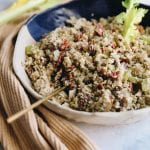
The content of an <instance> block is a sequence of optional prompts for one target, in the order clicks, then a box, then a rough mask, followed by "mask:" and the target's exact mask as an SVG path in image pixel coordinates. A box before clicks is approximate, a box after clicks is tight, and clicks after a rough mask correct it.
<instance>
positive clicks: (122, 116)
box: [13, 10, 150, 125]
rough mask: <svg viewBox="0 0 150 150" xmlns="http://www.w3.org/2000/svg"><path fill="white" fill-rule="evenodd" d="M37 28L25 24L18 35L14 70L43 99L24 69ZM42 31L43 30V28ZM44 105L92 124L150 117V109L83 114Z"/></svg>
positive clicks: (36, 97)
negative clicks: (26, 50)
mask: <svg viewBox="0 0 150 150" xmlns="http://www.w3.org/2000/svg"><path fill="white" fill-rule="evenodd" d="M63 11H64V10H63ZM63 13H64V12H63ZM69 13H70V11H69ZM61 17H62V16H61ZM35 18H36V17H32V19H30V21H33V20H34V19H35ZM43 26H44V25H43ZM43 26H42V27H43ZM37 27H39V26H37V24H36V23H35V24H34V26H33V28H31V27H30V26H29V27H28V24H25V25H24V26H23V27H22V28H21V30H20V32H19V34H18V38H17V41H16V45H15V50H14V56H13V68H14V71H15V73H16V75H17V76H18V78H19V79H20V81H21V83H22V84H23V85H24V87H25V88H26V89H27V90H28V92H29V93H30V94H31V95H33V96H34V97H35V99H39V98H41V95H39V94H38V93H37V92H36V91H35V90H34V89H33V88H32V85H31V82H30V80H29V78H28V76H27V74H26V72H25V69H24V62H25V47H26V46H27V45H30V44H32V43H34V42H35V40H34V38H33V37H34V35H32V34H33V33H35V34H37V35H38V32H39V31H38V30H37ZM41 30H43V28H42V29H41ZM33 31H34V32H33ZM43 31H45V30H43ZM44 105H45V106H46V107H48V108H49V109H50V110H52V111H54V112H56V113H57V114H60V115H62V116H64V117H66V118H68V119H72V120H74V121H77V122H85V123H90V124H101V125H123V124H129V123H133V122H137V121H140V120H141V119H143V118H146V117H149V115H150V108H144V109H140V110H133V111H127V112H83V111H77V110H73V109H71V108H68V107H66V106H62V105H60V104H59V103H57V102H53V101H47V102H45V103H44Z"/></svg>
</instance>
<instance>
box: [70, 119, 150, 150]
mask: <svg viewBox="0 0 150 150" xmlns="http://www.w3.org/2000/svg"><path fill="white" fill-rule="evenodd" d="M73 123H74V122H73ZM74 124H75V125H76V126H78V127H79V128H80V129H81V130H82V131H84V133H86V134H87V135H88V136H89V137H90V138H91V140H92V141H93V142H94V143H95V144H96V145H97V147H98V148H97V149H98V150H100V149H102V150H150V126H149V125H150V117H149V118H145V120H142V121H140V122H137V123H134V124H130V125H122V126H100V125H88V124H84V123H74Z"/></svg>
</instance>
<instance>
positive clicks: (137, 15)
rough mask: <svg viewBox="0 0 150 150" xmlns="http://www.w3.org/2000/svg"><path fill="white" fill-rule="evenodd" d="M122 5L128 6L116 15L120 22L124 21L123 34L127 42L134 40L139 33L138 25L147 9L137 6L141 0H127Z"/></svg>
mask: <svg viewBox="0 0 150 150" xmlns="http://www.w3.org/2000/svg"><path fill="white" fill-rule="evenodd" d="M122 5H123V6H124V7H125V8H126V12H122V13H121V14H119V15H118V16H117V17H116V21H117V22H118V23H123V33H122V34H123V36H124V38H125V39H126V41H127V42H129V43H130V42H131V41H133V40H134V39H135V38H136V36H137V34H138V33H139V31H138V29H137V27H136V25H138V24H139V23H140V22H141V21H142V18H143V17H144V16H145V14H146V13H147V12H148V10H147V9H143V8H137V6H138V5H139V0H125V1H124V2H122Z"/></svg>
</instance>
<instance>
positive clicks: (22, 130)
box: [0, 15, 95, 150]
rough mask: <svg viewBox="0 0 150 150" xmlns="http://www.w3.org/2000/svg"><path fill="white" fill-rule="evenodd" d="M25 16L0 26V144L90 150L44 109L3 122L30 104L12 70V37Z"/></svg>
mask: <svg viewBox="0 0 150 150" xmlns="http://www.w3.org/2000/svg"><path fill="white" fill-rule="evenodd" d="M27 16H28V15H24V16H22V17H21V19H18V20H17V21H16V22H15V23H10V24H7V25H3V26H0V143H1V144H2V145H3V147H4V149H5V150H33V149H36V150H40V149H41V150H50V149H54V150H94V149H95V146H94V145H93V144H92V142H91V141H90V140H89V139H88V137H87V136H86V135H85V134H84V133H83V132H82V131H80V130H79V129H78V128H77V127H75V126H74V125H72V124H71V123H69V122H68V121H67V120H65V119H64V118H62V117H60V116H58V115H56V114H54V113H53V112H51V111H49V110H48V109H47V108H45V107H44V106H40V107H38V109H36V111H30V112H29V113H27V114H26V115H25V116H23V117H22V118H20V119H19V120H17V121H16V122H14V123H13V124H11V125H8V124H7V123H6V118H7V117H8V116H11V115H12V114H14V113H16V112H18V111H19V110H22V109H23V108H26V107H28V106H29V105H30V99H29V95H28V94H27V93H26V91H25V89H24V88H23V86H22V85H21V83H20V82H19V80H18V79H17V77H16V76H15V74H14V72H13V69H12V56H13V50H14V44H15V40H16V36H17V33H18V31H19V29H20V27H21V25H22V23H23V21H24V20H25V19H26V17H27Z"/></svg>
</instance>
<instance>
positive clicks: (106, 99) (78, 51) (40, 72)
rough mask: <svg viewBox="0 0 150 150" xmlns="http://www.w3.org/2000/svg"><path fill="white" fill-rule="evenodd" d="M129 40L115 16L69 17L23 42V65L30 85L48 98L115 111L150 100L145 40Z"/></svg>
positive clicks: (80, 107)
mask: <svg viewBox="0 0 150 150" xmlns="http://www.w3.org/2000/svg"><path fill="white" fill-rule="evenodd" d="M137 29H138V30H139V34H138V36H137V37H136V40H135V41H134V42H131V43H128V42H127V41H126V40H125V39H124V37H123V36H122V35H121V34H120V33H121V32H122V25H121V24H119V23H117V22H116V21H115V19H114V17H108V18H107V19H104V18H100V19H99V20H98V21H96V20H92V21H88V20H86V19H84V18H80V19H76V18H74V17H72V18H71V19H69V20H67V22H66V26H64V27H59V28H57V29H55V30H54V31H52V32H50V33H48V34H47V35H46V36H45V37H43V38H42V39H41V40H40V41H39V42H37V43H35V44H33V45H31V46H28V47H27V48H26V61H25V70H26V72H27V74H28V76H29V78H30V80H31V82H32V86H33V88H34V89H35V90H36V91H37V92H38V93H39V94H41V95H43V96H46V95H48V94H49V93H51V92H52V91H53V90H54V89H56V88H58V87H62V86H67V88H66V89H65V90H64V91H63V92H60V93H59V94H58V95H57V96H55V97H54V98H53V99H52V100H54V101H57V102H59V103H60V104H61V105H67V106H68V107H70V108H72V109H76V110H81V111H87V112H108V111H113V112H120V111H128V110H134V109H140V108H144V107H147V106H148V105H150V45H149V44H148V43H147V42H146V41H145V40H144V39H143V38H142V37H143V35H149V34H150V28H148V27H147V28H145V29H144V27H142V26H141V25H137Z"/></svg>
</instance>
